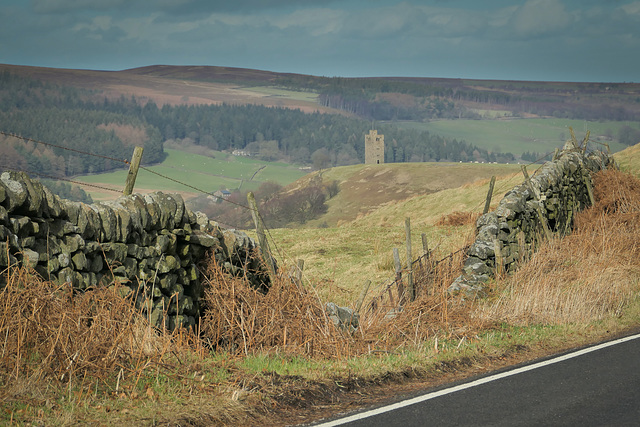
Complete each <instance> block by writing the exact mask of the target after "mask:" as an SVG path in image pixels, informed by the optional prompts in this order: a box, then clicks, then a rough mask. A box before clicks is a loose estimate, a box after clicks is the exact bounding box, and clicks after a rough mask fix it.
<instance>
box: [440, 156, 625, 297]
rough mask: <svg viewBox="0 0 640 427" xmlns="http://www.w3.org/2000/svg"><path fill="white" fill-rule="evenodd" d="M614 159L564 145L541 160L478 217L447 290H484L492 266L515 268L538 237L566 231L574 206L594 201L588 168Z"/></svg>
mask: <svg viewBox="0 0 640 427" xmlns="http://www.w3.org/2000/svg"><path fill="white" fill-rule="evenodd" d="M613 164H614V163H613V159H612V158H611V157H610V156H608V155H607V154H605V153H603V152H601V151H595V152H593V153H590V154H588V155H584V154H583V153H582V151H581V150H578V149H575V148H574V149H568V150H566V151H564V152H562V153H561V154H560V155H559V156H558V157H557V158H556V159H554V161H552V162H547V163H546V164H545V165H543V166H542V168H541V169H540V170H539V171H538V172H537V173H536V174H535V176H533V177H532V178H531V179H530V180H529V182H526V181H525V183H523V184H522V185H519V186H517V187H515V188H514V189H513V190H511V191H509V192H508V193H507V194H506V195H505V196H504V198H503V199H502V200H501V201H500V203H499V204H498V207H497V208H496V210H495V211H494V212H489V213H487V214H485V215H483V216H481V217H480V218H479V219H478V221H477V223H476V228H477V237H476V240H475V242H474V243H473V244H472V245H471V246H470V247H469V249H468V250H467V256H468V257H467V259H466V261H465V264H464V267H463V274H462V275H461V276H459V277H458V278H456V280H455V281H454V282H453V284H452V285H451V286H450V288H449V291H450V292H454V293H455V292H464V293H465V294H467V295H468V296H476V295H478V294H482V293H483V292H484V288H485V284H486V282H487V281H488V280H490V278H491V277H494V276H495V272H496V270H500V271H505V272H508V271H509V270H511V269H513V268H515V267H516V266H517V264H518V262H519V261H521V259H522V258H523V257H524V256H526V255H527V254H530V253H531V252H532V251H533V250H534V248H535V244H536V242H537V241H538V240H539V239H540V238H541V237H546V236H545V235H546V234H547V233H549V235H550V236H551V235H553V234H554V233H555V234H563V233H567V232H569V231H570V230H571V227H572V224H573V218H574V214H575V212H577V211H580V210H582V209H583V208H585V207H588V206H590V205H591V203H592V202H591V198H592V197H593V196H592V194H591V195H590V192H591V184H592V182H591V173H592V172H596V171H598V170H601V169H604V168H607V167H609V166H610V165H613Z"/></svg>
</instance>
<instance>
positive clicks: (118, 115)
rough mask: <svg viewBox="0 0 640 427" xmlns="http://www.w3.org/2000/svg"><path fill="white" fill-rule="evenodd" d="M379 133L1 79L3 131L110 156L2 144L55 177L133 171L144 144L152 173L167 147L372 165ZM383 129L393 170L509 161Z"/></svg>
mask: <svg viewBox="0 0 640 427" xmlns="http://www.w3.org/2000/svg"><path fill="white" fill-rule="evenodd" d="M447 108H448V107H447V106H444V107H442V109H444V110H446V109H447ZM370 127H371V125H370V122H369V121H368V120H364V119H362V118H354V117H346V116H344V115H339V114H324V113H318V112H316V113H312V114H308V113H304V112H302V111H300V110H292V109H286V108H278V107H264V106H258V105H226V104H223V105H196V106H187V105H178V106H171V105H163V106H161V107H158V105H156V104H155V103H153V102H142V101H140V100H138V99H136V98H135V97H124V96H121V97H120V98H117V99H109V98H106V97H104V95H102V94H101V93H99V92H96V91H89V90H83V89H75V88H68V87H63V86H58V85H53V84H48V83H44V82H41V81H38V80H35V79H31V78H28V77H24V76H16V75H14V74H11V73H8V72H3V73H1V74H0V129H1V130H3V131H5V132H11V133H15V134H18V135H21V136H24V137H28V138H31V139H34V140H38V141H44V142H49V143H52V144H55V145H60V146H64V147H68V148H71V149H73V150H77V151H84V152H90V153H92V154H96V155H99V156H102V157H95V156H87V155H83V154H81V153H78V152H77V151H70V150H64V149H61V148H56V147H51V146H46V145H42V144H37V143H29V142H27V143H25V142H24V141H20V140H14V139H11V138H7V137H5V138H3V141H2V142H3V143H2V145H1V146H0V147H1V148H0V155H2V156H3V159H4V161H5V162H6V163H9V164H12V165H14V166H19V167H22V168H24V169H25V170H37V171H39V172H41V173H46V174H50V175H54V176H61V177H68V176H74V175H78V174H87V173H100V172H105V171H110V170H114V169H117V168H121V167H124V164H123V163H122V162H121V161H120V159H122V160H126V159H129V158H130V157H131V153H132V151H133V147H134V146H135V145H143V146H144V148H145V151H144V156H143V164H151V163H158V162H161V161H162V160H163V159H164V157H165V153H164V142H166V141H172V144H174V145H176V144H177V146H180V144H181V143H184V144H192V145H193V144H194V145H198V146H202V147H206V148H208V149H211V150H221V151H222V150H228V151H232V150H234V149H240V150H245V149H249V150H251V151H253V152H254V153H255V154H257V155H258V156H262V157H263V158H265V159H266V160H271V161H273V160H285V161H290V162H293V163H298V164H307V165H310V164H315V165H316V166H318V167H329V166H339V165H349V164H355V163H361V162H363V161H364V135H365V134H366V133H367V132H368V130H369V129H370ZM378 130H379V131H380V133H384V134H385V135H386V141H388V144H387V148H386V152H385V161H387V162H408V161H440V160H448V161H466V160H473V159H475V160H486V161H496V160H497V159H498V158H499V156H500V154H499V153H497V154H496V153H488V152H487V151H486V150H482V149H480V148H478V147H475V146H473V145H470V144H468V143H466V142H464V141H456V140H451V139H447V138H443V137H440V136H437V135H432V134H430V133H428V132H417V131H404V130H399V129H398V128H396V127H395V126H393V125H385V126H379V127H378ZM509 157H511V156H509ZM109 158H110V159H109Z"/></svg>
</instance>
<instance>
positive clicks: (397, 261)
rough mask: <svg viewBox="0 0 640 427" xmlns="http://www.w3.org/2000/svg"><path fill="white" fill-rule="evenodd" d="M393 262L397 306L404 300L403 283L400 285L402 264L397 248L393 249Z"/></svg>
mask: <svg viewBox="0 0 640 427" xmlns="http://www.w3.org/2000/svg"><path fill="white" fill-rule="evenodd" d="M393 262H394V264H395V268H396V286H397V287H398V304H401V305H402V303H403V301H404V299H405V295H404V283H402V263H401V262H400V251H399V250H398V248H393Z"/></svg>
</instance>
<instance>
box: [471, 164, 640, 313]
mask: <svg viewBox="0 0 640 427" xmlns="http://www.w3.org/2000/svg"><path fill="white" fill-rule="evenodd" d="M595 197H596V205H595V206H594V207H593V208H591V209H587V210H585V211H583V212H580V213H578V214H577V216H576V226H575V230H574V232H573V234H571V235H569V236H567V237H565V238H564V239H554V240H552V241H549V242H545V243H543V244H542V245H541V247H540V248H539V250H538V251H537V252H536V253H535V254H534V255H533V256H532V257H531V259H530V261H529V262H528V263H527V264H526V265H524V266H522V267H521V268H520V269H519V270H518V271H516V272H515V273H514V274H513V275H512V276H510V277H508V278H507V279H506V280H504V281H498V282H497V283H496V284H495V291H496V292H495V293H496V294H497V296H496V298H495V300H493V301H491V302H490V303H486V304H483V305H482V306H481V308H480V309H479V310H478V312H477V316H478V317H479V318H483V319H487V320H492V321H504V322H508V323H511V324H518V325H530V324H565V323H575V322H581V323H588V322H592V321H596V320H600V319H603V318H604V317H605V316H610V315H616V314H619V313H620V312H621V310H622V309H623V307H624V306H625V305H626V304H627V303H628V302H629V301H630V300H631V299H633V298H635V297H636V296H637V292H638V290H639V289H640V257H639V256H640V182H639V181H638V180H637V179H636V178H634V177H633V176H631V175H628V174H625V173H622V172H619V171H615V170H607V171H603V172H600V173H598V174H597V175H596V176H595Z"/></svg>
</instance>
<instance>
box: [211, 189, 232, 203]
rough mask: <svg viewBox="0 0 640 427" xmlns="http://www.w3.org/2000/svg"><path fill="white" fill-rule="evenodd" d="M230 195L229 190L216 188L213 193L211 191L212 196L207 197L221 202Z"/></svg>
mask: <svg viewBox="0 0 640 427" xmlns="http://www.w3.org/2000/svg"><path fill="white" fill-rule="evenodd" d="M230 196H231V191H229V190H218V191H216V192H215V193H213V196H209V198H210V199H211V200H213V201H214V202H218V203H222V201H223V200H226V199H228V198H229V197H230Z"/></svg>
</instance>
